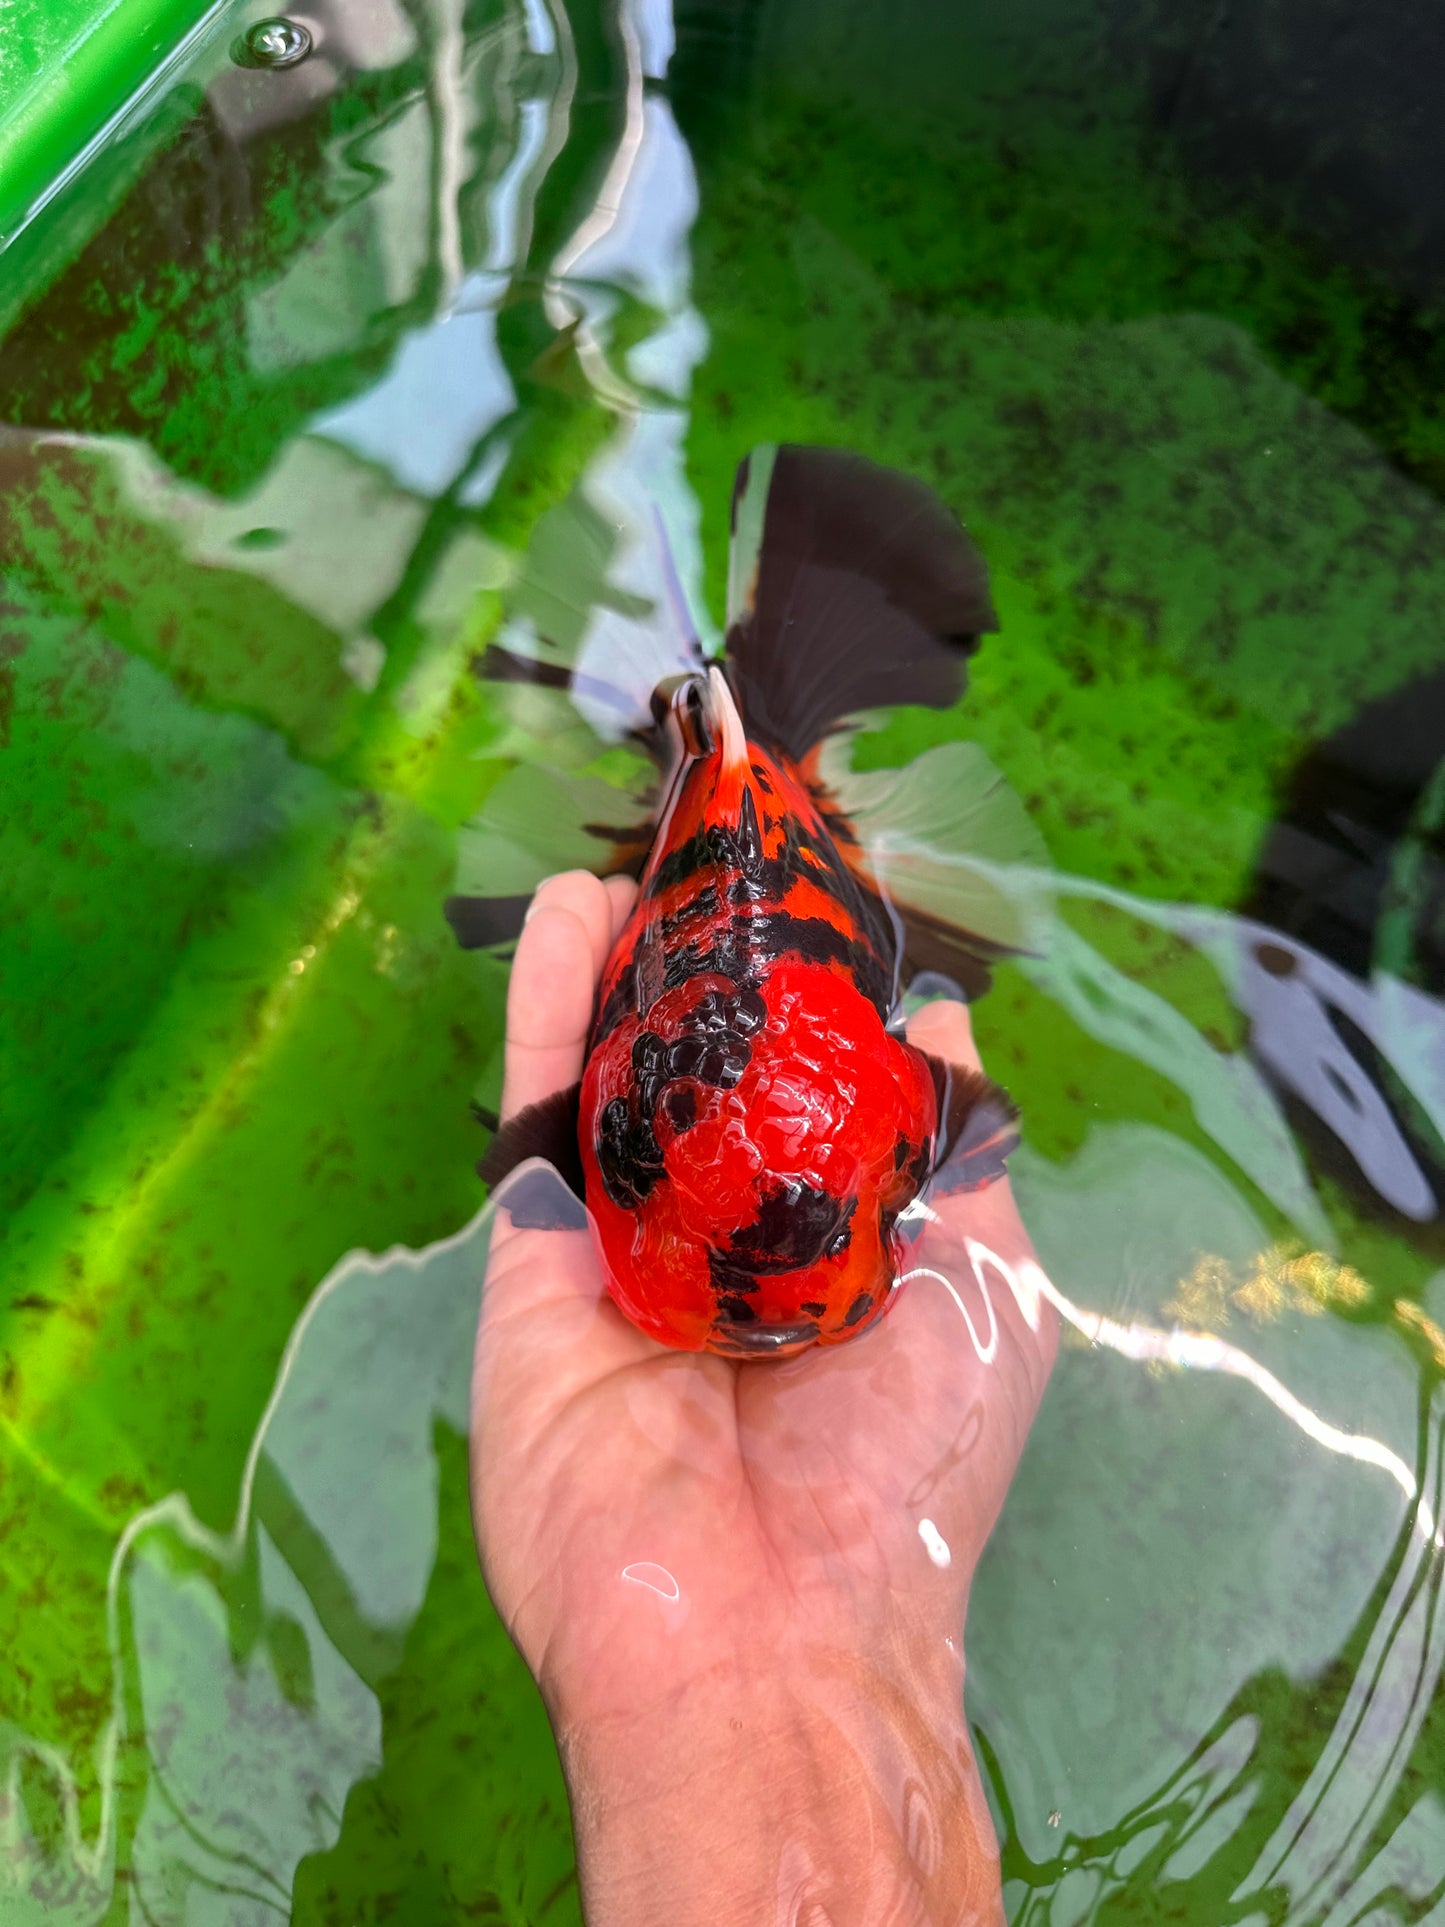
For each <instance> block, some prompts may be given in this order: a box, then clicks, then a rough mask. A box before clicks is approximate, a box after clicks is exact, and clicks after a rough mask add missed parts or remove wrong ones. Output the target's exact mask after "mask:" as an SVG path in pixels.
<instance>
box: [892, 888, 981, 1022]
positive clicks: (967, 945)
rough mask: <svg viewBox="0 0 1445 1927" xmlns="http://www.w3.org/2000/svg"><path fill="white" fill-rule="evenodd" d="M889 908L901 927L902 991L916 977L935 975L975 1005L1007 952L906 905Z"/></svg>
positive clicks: (911, 983) (910, 984)
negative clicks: (952, 982)
mask: <svg viewBox="0 0 1445 1927" xmlns="http://www.w3.org/2000/svg"><path fill="white" fill-rule="evenodd" d="M892 909H893V913H894V915H895V916H896V917H897V918H898V921H899V922H900V923H901V924H902V925H903V956H904V969H903V982H904V986H905V988H908V989H911V988H912V986H913V981H914V978H915V976H918V975H925V976H926V975H928V974H929V973H930V972H937V973H938V974H939V975H941V976H944V977H951V978H952V979H953V981H954V982H955V983H956V984H957V985H958V987H959V989H960V990H961V991H962V992H963V996H964V1001H965V1003H970V1004H973V1003H977V1002H978V1000H979V998H980V997H982V996H983V994H984V992H985V991H986V990H988V988H989V987H990V985H991V984H992V983H993V965H994V964H995V963H997V962H998V961H999V959H1000V958H1001V957H1006V956H1007V955H1008V954H1009V953H1008V951H1006V950H1004V949H1003V948H1002V946H1000V945H995V944H990V943H989V942H987V941H986V939H984V938H983V937H978V936H975V935H974V933H973V932H972V931H971V930H962V929H958V928H955V926H954V925H953V924H950V923H945V922H944V921H943V919H942V918H941V917H930V916H929V915H928V914H927V913H926V912H925V911H922V910H914V909H911V908H910V907H909V905H908V904H906V903H898V902H893V903H892Z"/></svg>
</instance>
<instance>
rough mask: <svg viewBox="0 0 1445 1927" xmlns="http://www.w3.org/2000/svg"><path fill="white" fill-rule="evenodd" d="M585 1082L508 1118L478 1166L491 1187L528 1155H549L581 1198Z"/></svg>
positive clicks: (524, 1160)
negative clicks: (581, 1111) (579, 1123)
mask: <svg viewBox="0 0 1445 1927" xmlns="http://www.w3.org/2000/svg"><path fill="white" fill-rule="evenodd" d="M581 1096H582V1086H581V1085H580V1084H574V1085H573V1086H572V1088H571V1089H570V1090H566V1091H556V1092H554V1093H553V1095H552V1096H551V1097H544V1098H543V1099H542V1101H541V1102H540V1103H539V1104H529V1105H528V1106H527V1108H526V1109H525V1110H524V1111H518V1113H517V1115H516V1116H515V1117H510V1118H508V1119H507V1121H506V1123H505V1124H504V1125H503V1126H502V1128H501V1129H500V1130H499V1131H498V1132H497V1135H496V1136H495V1137H494V1138H493V1139H492V1141H491V1143H490V1144H489V1145H488V1146H487V1150H486V1155H485V1157H483V1159H482V1161H481V1163H480V1164H479V1165H478V1166H477V1174H478V1176H479V1177H480V1178H481V1179H482V1181H483V1183H484V1184H486V1185H487V1186H488V1188H489V1189H492V1190H495V1188H496V1187H497V1185H499V1184H500V1183H501V1182H502V1179H503V1178H505V1177H506V1175H507V1173H508V1172H509V1171H513V1170H515V1169H516V1167H517V1166H518V1165H519V1164H524V1163H525V1162H526V1161H527V1159H528V1158H546V1160H547V1162H548V1163H549V1164H551V1165H553V1166H555V1168H556V1170H557V1173H558V1175H559V1176H560V1177H561V1179H562V1181H563V1182H564V1183H565V1184H566V1185H567V1187H568V1189H569V1190H571V1191H573V1192H575V1193H576V1195H577V1196H578V1197H579V1198H580V1197H583V1196H584V1195H585V1192H586V1186H585V1185H584V1183H583V1179H582V1153H581V1149H580V1147H579V1145H578V1141H577V1119H578V1109H579V1104H580V1100H581Z"/></svg>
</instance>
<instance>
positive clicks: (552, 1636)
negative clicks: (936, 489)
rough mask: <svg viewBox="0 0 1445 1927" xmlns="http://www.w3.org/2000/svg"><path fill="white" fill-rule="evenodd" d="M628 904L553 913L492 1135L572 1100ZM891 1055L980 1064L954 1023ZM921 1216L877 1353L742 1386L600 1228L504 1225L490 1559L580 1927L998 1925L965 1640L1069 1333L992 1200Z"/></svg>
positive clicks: (484, 1537)
mask: <svg viewBox="0 0 1445 1927" xmlns="http://www.w3.org/2000/svg"><path fill="white" fill-rule="evenodd" d="M630 902H631V886H630V885H627V884H623V883H620V882H615V881H614V882H611V883H609V884H607V885H603V884H602V883H599V882H598V881H597V880H596V879H595V878H593V877H589V876H586V875H584V874H581V873H577V874H568V875H566V876H562V877H557V878H554V879H552V880H551V882H550V883H548V884H546V885H544V886H543V888H542V890H541V891H539V893H538V897H537V900H536V904H535V905H534V911H533V914H532V916H531V918H530V920H529V922H528V924H527V927H526V930H525V931H524V933H523V936H522V939H521V943H520V946H519V949H518V955H517V964H516V968H515V969H514V972H513V977H512V989H511V993H510V996H509V1001H508V1043H507V1075H506V1090H505V1095H504V1108H505V1110H506V1112H507V1113H508V1114H509V1115H510V1114H511V1113H512V1112H514V1111H516V1110H518V1109H520V1108H522V1107H523V1106H524V1105H526V1104H529V1103H533V1102H535V1101H536V1100H537V1099H539V1098H541V1097H544V1096H546V1095H548V1094H549V1093H550V1092H552V1091H554V1090H559V1089H562V1088H564V1087H565V1086H567V1085H569V1084H571V1083H573V1082H575V1081H576V1079H577V1077H578V1076H579V1074H580V1070H581V1064H582V1055H583V1047H584V1038H585V1033H586V1029H587V1025H588V1022H589V1020H590V1015H591V1008H592V998H593V993H594V990H595V986H596V982H597V979H598V977H599V976H600V974H601V971H602V967H603V964H604V962H605V959H606V956H607V952H608V950H609V949H610V947H611V944H612V941H613V939H614V937H615V934H616V932H617V930H618V929H619V928H620V926H621V923H622V921H623V919H624V917H625V915H626V912H627V910H628V908H629V907H630ZM910 1036H911V1037H912V1038H913V1039H914V1041H915V1042H918V1043H920V1044H924V1045H925V1046H926V1048H928V1049H929V1050H931V1051H933V1052H935V1053H936V1054H938V1055H940V1056H943V1057H947V1058H951V1059H953V1060H954V1061H955V1062H958V1063H962V1064H968V1065H976V1064H977V1061H978V1060H977V1057H976V1054H975V1052H974V1049H973V1043H972V1037H971V1033H970V1029H969V1023H968V1017H967V1013H966V1011H965V1010H964V1009H963V1008H962V1007H960V1006H958V1005H953V1004H939V1005H932V1006H929V1007H928V1008H927V1009H925V1010H924V1011H922V1012H920V1013H919V1015H918V1017H917V1018H916V1019H915V1020H914V1022H913V1024H912V1025H911V1026H910ZM931 1202H932V1205H933V1209H934V1211H935V1213H936V1219H935V1221H934V1222H933V1223H931V1224H930V1225H929V1227H928V1229H927V1230H926V1231H925V1233H924V1235H923V1236H922V1238H921V1239H920V1240H919V1241H918V1243H917V1244H916V1245H915V1246H914V1247H913V1249H912V1255H911V1257H910V1261H909V1263H910V1270H911V1272H912V1273H913V1274H914V1275H912V1276H911V1277H910V1279H909V1282H908V1283H907V1284H906V1286H905V1288H904V1289H903V1291H902V1292H901V1293H900V1294H899V1298H898V1300H897V1302H896V1303H895V1305H894V1306H893V1308H892V1309H891V1310H890V1312H889V1314H888V1315H887V1317H886V1318H884V1319H883V1320H882V1321H881V1322H880V1323H879V1325H878V1326H877V1327H876V1328H875V1329H873V1330H871V1331H869V1332H867V1333H865V1334H863V1335H861V1336H860V1337H859V1338H858V1339H857V1340H854V1341H850V1342H848V1343H846V1344H844V1345H841V1346H837V1347H830V1348H827V1349H814V1350H812V1351H809V1352H807V1353H805V1354H804V1355H802V1356H801V1357H797V1358H794V1359H790V1360H786V1361H781V1362H747V1363H737V1362H734V1361H732V1360H728V1359H723V1358H719V1357H714V1356H711V1355H699V1354H690V1353H680V1352H674V1351H668V1350H665V1349H663V1348H662V1347H661V1346H659V1345H657V1344H656V1343H655V1342H654V1341H653V1340H651V1339H649V1338H646V1337H644V1336H643V1335H642V1334H641V1333H640V1332H638V1331H637V1330H635V1329H634V1327H633V1326H631V1325H630V1324H628V1323H627V1321H626V1320H625V1319H624V1318H623V1317H622V1316H621V1314H620V1313H619V1312H618V1311H617V1310H616V1309H615V1307H614V1306H613V1305H612V1303H611V1301H610V1300H609V1299H608V1297H607V1296H606V1293H605V1290H604V1287H603V1282H602V1278H601V1274H600V1271H599V1268H598V1264H597V1260H596V1256H595V1254H594V1251H593V1248H592V1243H591V1239H590V1236H589V1234H588V1233H587V1232H585V1231H577V1232H568V1231H536V1230H526V1229H521V1228H518V1227H516V1226H514V1225H512V1224H511V1222H510V1220H509V1219H507V1217H506V1216H505V1211H504V1210H503V1212H501V1213H499V1216H498V1222H497V1226H496V1229H495V1231H494V1234H493V1243H492V1255H491V1259H490V1264H489V1269H488V1274H487V1282H486V1291H485V1297H484V1302H483V1308H482V1319H481V1327H480V1332H479V1337H478V1346H477V1363H476V1375H475V1384H474V1395H473V1396H474V1413H473V1432H472V1437H473V1499H474V1509H475V1517H476V1525H477V1536H478V1543H479V1545H480V1547H481V1553H482V1561H483V1568H484V1571H485V1574H486V1578H487V1583H488V1587H489V1589H490V1591H491V1593H492V1597H493V1599H494V1600H495V1602H496V1605H497V1607H498V1610H499V1611H500V1613H501V1614H502V1616H503V1618H504V1620H505V1621H506V1624H507V1626H508V1628H509V1630H510V1631H511V1633H512V1636H513V1638H514V1639H515V1641H516V1643H517V1645H518V1647H519V1649H520V1651H521V1652H522V1654H523V1656H524V1658H525V1659H526V1661H527V1663H528V1665H529V1666H530V1667H531V1669H532V1671H533V1673H534V1675H535V1676H536V1678H537V1681H538V1684H539V1686H540V1687H541V1689H542V1692H543V1694H544V1697H545V1699H546V1702H547V1706H548V1710H549V1712H550V1714H551V1717H552V1722H553V1726H554V1730H555V1732H556V1734H557V1739H558V1744H559V1747H560V1749H561V1752H562V1758H563V1763H564V1767H565V1769H566V1772H567V1777H568V1782H569V1787H570V1789H571V1793H572V1798H573V1808H574V1822H575V1825H576V1829H577V1836H578V1850H579V1860H580V1865H581V1873H582V1880H583V1891H584V1895H585V1897H586V1899H587V1903H588V1911H589V1919H591V1920H593V1921H595V1922H596V1923H598V1927H604V1924H605V1923H607V1922H610V1921H613V1920H616V1921H625V1922H627V1923H628V1927H646V1924H647V1923H650V1922H652V1921H654V1920H656V1921H659V1922H660V1921H667V1922H668V1923H670V1927H688V1923H689V1922H691V1921H698V1922H703V1921H706V1922H708V1923H709V1924H710V1927H712V1924H714V1923H716V1924H717V1927H724V1924H725V1923H727V1922H729V1921H732V1920H734V1919H736V1920H738V1921H739V1922H748V1923H750V1927H751V1923H756V1922H765V1921H766V1922H768V1923H771V1922H772V1921H773V1920H774V1919H777V1920H780V1921H787V1922H790V1923H791V1922H794V1921H797V1922H799V1923H803V1922H810V1923H817V1924H818V1927H821V1923H823V1922H828V1923H831V1927H845V1923H851V1922H859V1923H862V1922H865V1921H872V1920H874V1919H877V1920H880V1921H882V1920H888V1921H890V1922H891V1921H893V1920H898V1921H914V1920H917V1921H930V1922H931V1921H947V1922H950V1923H952V1922H955V1921H959V1920H963V1919H971V1918H976V1917H981V1918H985V1919H992V1918H995V1917H997V1916H998V1915H999V1912H1000V1909H999V1898H998V1876H997V1859H996V1852H995V1849H994V1845H993V1840H992V1833H991V1829H990V1826H989V1819H988V1813H987V1808H986V1805H985V1803H984V1800H983V1796H982V1790H981V1787H980V1785H979V1782H978V1777H977V1772H976V1769H975V1767H974V1763H973V1759H972V1754H971V1750H970V1748H969V1745H968V1739H967V1729H966V1727H965V1725H964V1721H963V1713H962V1679H963V1622H964V1611H965V1607H966V1603H967V1597H968V1589H969V1581H970V1579H971V1576H972V1573H973V1570H974V1568H975V1566H976V1564H977V1561H978V1557H979V1554H980V1553H981V1552H982V1550H983V1546H984V1542H985V1540H986V1539H987V1536H988V1533H989V1530H990V1529H991V1527H992V1525H993V1522H994V1520H995V1518H996V1517H997V1514H998V1511H999V1507H1000V1506H1001V1504H1002V1502H1003V1498H1004V1494H1005V1492H1006V1490H1007V1488H1008V1484H1009V1480H1010V1478H1011V1477H1012V1475H1013V1471H1014V1468H1015V1466H1016V1465H1017V1463H1018V1459H1019V1455H1020V1453H1021V1451H1022V1449H1023V1445H1024V1441H1025V1439H1026V1437H1027V1434H1028V1430H1029V1427H1030V1425H1031V1423H1032V1420H1033V1417H1034V1413H1035V1411H1036V1409H1037V1406H1038V1401H1039V1398H1040V1396H1041V1394H1042V1391H1043V1387H1044V1382H1045V1380H1046V1378H1047V1375H1048V1370H1049V1366H1050V1364H1051V1362H1052V1357H1053V1351H1054V1344H1055V1328H1054V1324H1053V1318H1052V1313H1051V1311H1050V1309H1049V1307H1048V1305H1047V1303H1046V1302H1041V1301H1040V1300H1039V1299H1038V1297H1037V1294H1035V1293H1031V1291H1030V1289H1029V1281H1030V1277H1031V1275H1032V1274H1031V1272H1030V1266H1031V1265H1032V1252H1031V1250H1030V1247H1029V1244H1028V1240H1027V1237H1026V1234H1025V1233H1024V1230H1023V1228H1022V1225H1021V1224H1020V1222H1019V1219H1018V1216H1017V1213H1016V1211H1015V1209H1014V1206H1013V1201H1012V1198H1011V1195H1010V1193H1009V1188H1008V1185H1007V1184H1006V1183H998V1184H995V1185H993V1186H991V1187H989V1188H988V1189H987V1190H985V1191H982V1192H978V1193H973V1194H968V1195H963V1196H958V1197H953V1198H944V1199H941V1200H940V1199H937V1198H935V1199H933V1200H932V1201H931ZM1010 1278H1012V1280H1013V1281H1014V1286H1013V1287H1011V1286H1010V1283H1009V1280H1010ZM810 1910H811V1911H810Z"/></svg>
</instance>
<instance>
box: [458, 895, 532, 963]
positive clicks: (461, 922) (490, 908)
mask: <svg viewBox="0 0 1445 1927" xmlns="http://www.w3.org/2000/svg"><path fill="white" fill-rule="evenodd" d="M531 901H532V899H531V896H530V895H528V896H525V897H448V898H447V900H446V902H445V903H444V904H443V905H442V913H443V915H444V916H445V917H446V920H447V922H448V923H449V924H450V925H451V927H452V935H453V936H454V937H455V938H456V940H457V942H458V943H459V944H460V945H461V947H462V949H463V950H490V949H491V948H492V946H493V945H494V944H501V943H515V942H516V941H517V939H518V937H520V936H521V934H522V924H523V922H524V921H525V920H526V915H527V906H528V905H529V904H530V903H531Z"/></svg>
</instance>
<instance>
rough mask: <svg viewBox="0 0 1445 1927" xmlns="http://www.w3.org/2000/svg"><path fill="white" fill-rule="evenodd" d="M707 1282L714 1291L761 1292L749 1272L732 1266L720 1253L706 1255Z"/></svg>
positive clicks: (760, 1287) (759, 1286) (714, 1252)
mask: <svg viewBox="0 0 1445 1927" xmlns="http://www.w3.org/2000/svg"><path fill="white" fill-rule="evenodd" d="M707 1273H708V1282H709V1284H711V1286H712V1288H713V1290H714V1291H721V1292H732V1293H745V1292H753V1291H761V1290H762V1286H761V1285H760V1284H759V1283H758V1280H757V1279H756V1278H755V1277H754V1275H753V1273H752V1272H750V1271H744V1270H743V1269H742V1267H741V1266H740V1265H735V1264H732V1263H731V1262H730V1261H729V1259H728V1258H727V1256H726V1254H725V1253H724V1252H721V1251H710V1252H709V1253H708V1254H707Z"/></svg>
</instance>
